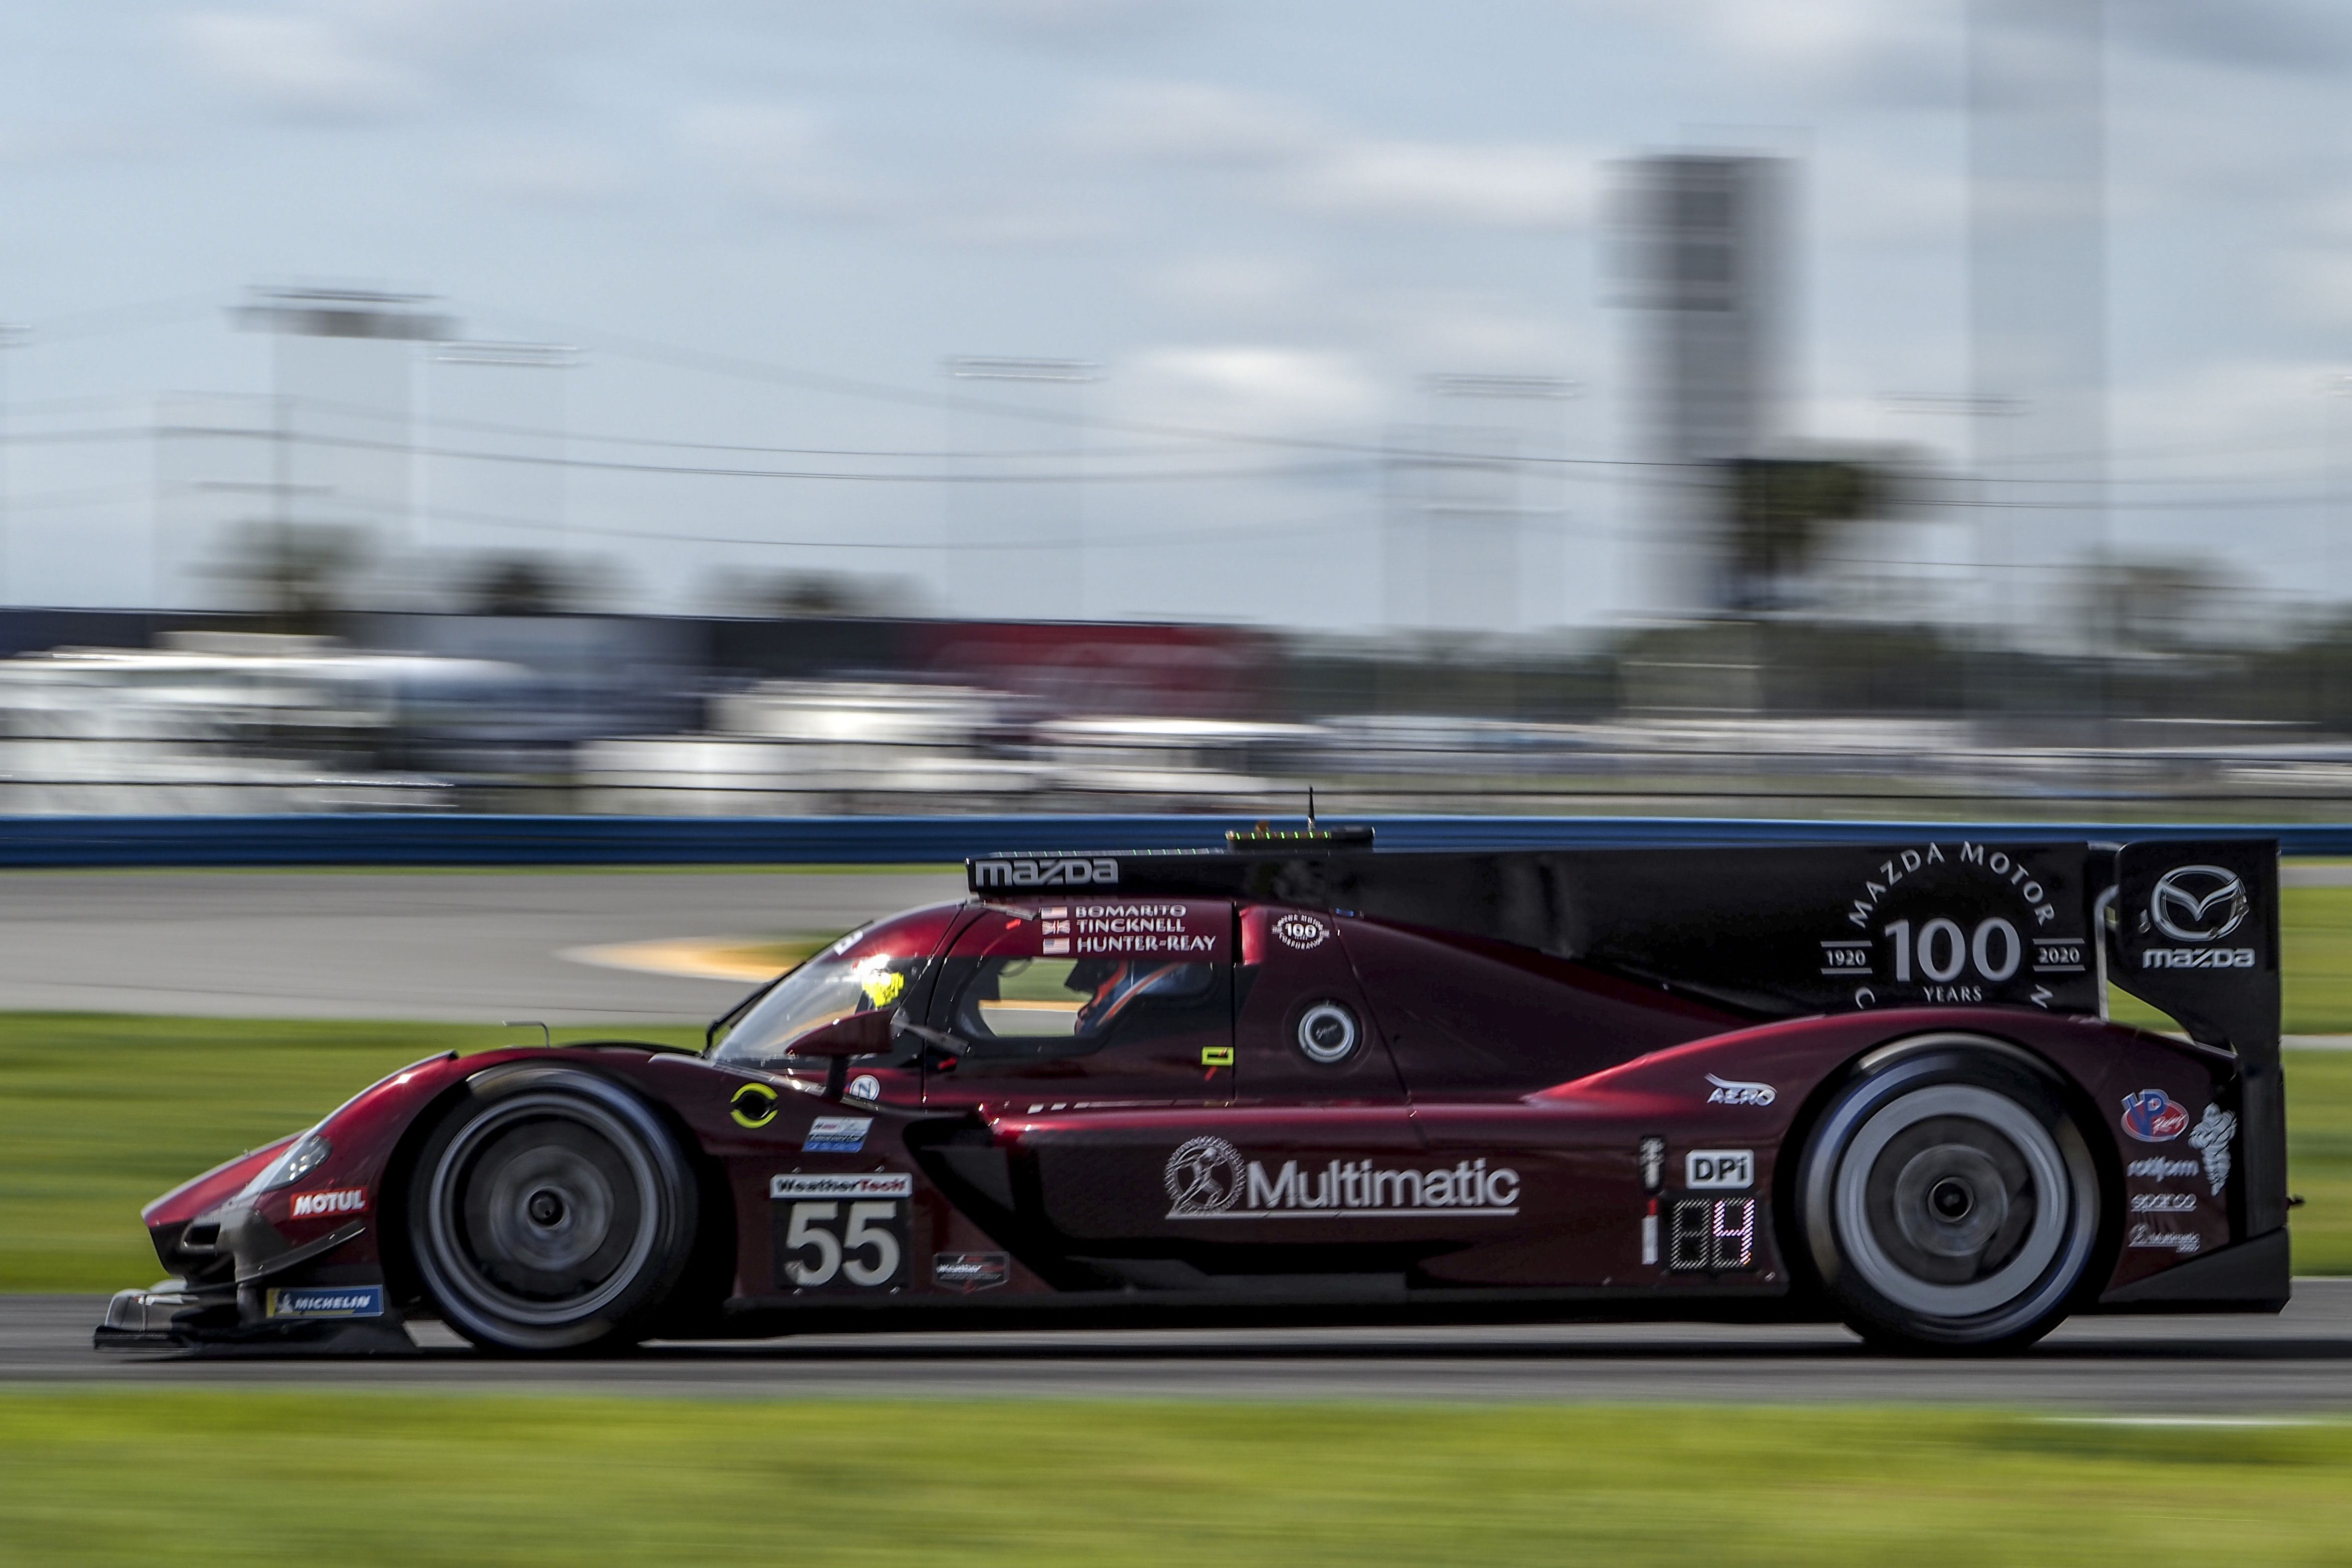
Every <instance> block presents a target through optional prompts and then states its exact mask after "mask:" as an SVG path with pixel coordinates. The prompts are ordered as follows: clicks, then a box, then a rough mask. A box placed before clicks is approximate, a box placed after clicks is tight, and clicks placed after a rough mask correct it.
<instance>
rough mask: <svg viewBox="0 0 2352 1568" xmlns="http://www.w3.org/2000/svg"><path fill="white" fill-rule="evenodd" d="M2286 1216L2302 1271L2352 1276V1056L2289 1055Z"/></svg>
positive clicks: (2335, 1053) (2297, 1268) (2298, 1270)
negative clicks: (2292, 1205) (2292, 1206)
mask: <svg viewBox="0 0 2352 1568" xmlns="http://www.w3.org/2000/svg"><path fill="white" fill-rule="evenodd" d="M2286 1163H2287V1180H2286V1185H2287V1190H2288V1191H2289V1192H2292V1193H2296V1194H2299V1195H2300V1196H2301V1197H2303V1198H2304V1199H2305V1203H2304V1207H2301V1208H2298V1209H2296V1210H2295V1211H2294V1213H2293V1214H2292V1215H2290V1216H2289V1217H2288V1220H2287V1228H2288V1229H2289V1231H2290V1232H2292V1234H2293V1237H2294V1271H2295V1272H2296V1273H2298V1274H2352V1051H2288V1052H2287V1053H2286Z"/></svg>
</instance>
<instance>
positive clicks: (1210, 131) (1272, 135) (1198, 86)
mask: <svg viewBox="0 0 2352 1568" xmlns="http://www.w3.org/2000/svg"><path fill="white" fill-rule="evenodd" d="M1088 100H1089V101H1088V103H1087V108H1086V110H1084V111H1083V112H1082V113H1081V115H1080V118H1079V121H1078V124H1077V127H1076V131H1075V133H1074V140H1075V141H1076V142H1077V144H1078V145H1079V146H1081V147H1083V148H1085V149H1087V150H1088V151H1091V152H1098V153H1107V154H1108V155H1110V156H1113V157H1121V158H1131V159H1135V160H1138V161H1140V162H1163V163H1195V164H1203V165H1208V166H1212V167H1217V166H1264V165H1266V164H1272V163H1279V162H1286V161H1289V160H1292V159H1297V158H1301V157H1305V156H1307V155H1309V154H1310V153H1312V152H1315V151H1316V150H1318V148H1320V147H1322V146H1324V145H1326V144H1327V143H1328V142H1329V141H1330V140H1331V139H1332V133H1331V131H1329V129H1328V127H1326V126H1325V125H1324V124H1323V122H1322V120H1320V119H1319V117H1318V116H1317V115H1316V114H1315V112H1314V111H1313V110H1309V109H1307V107H1306V106H1305V105H1303V104H1298V103H1294V102H1292V101H1291V100H1289V99H1283V98H1276V97H1274V96H1272V95H1270V94H1266V93H1256V92H1244V91H1241V90H1238V89H1234V88H1225V87H1214V86H1211V85H1210V84H1208V83H1206V82H1125V83H1120V84H1118V85H1116V86H1105V87H1100V88H1097V89H1095V90H1094V91H1093V92H1091V93H1090V94H1088Z"/></svg>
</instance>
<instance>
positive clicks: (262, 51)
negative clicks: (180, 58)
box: [178, 0, 593, 121]
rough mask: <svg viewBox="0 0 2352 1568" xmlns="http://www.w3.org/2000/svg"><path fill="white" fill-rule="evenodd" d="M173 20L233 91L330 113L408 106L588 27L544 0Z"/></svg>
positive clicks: (294, 113)
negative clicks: (469, 77) (463, 79)
mask: <svg viewBox="0 0 2352 1568" xmlns="http://www.w3.org/2000/svg"><path fill="white" fill-rule="evenodd" d="M178 31H179V39H180V43H181V45H182V46H183V48H184V53H185V56H186V58H187V60H188V63H189V64H190V66H191V67H192V68H194V71H195V72H196V74H197V75H198V76H200V77H202V78H205V80H207V81H209V82H210V83H211V84H212V85H213V86H214V87H215V89H219V90H220V91H222V92H223V93H225V94H226V95H227V96H228V97H230V98H231V99H236V100H237V101H239V102H242V103H243V104H245V105H246V106H247V107H248V108H250V109H253V110H258V111H259V112H261V113H264V114H268V115H275V116H281V117H284V118H288V119H294V120H322V121H333V120H384V119H394V118H397V117H400V116H402V115H405V114H410V113H414V112H415V111H417V110H421V109H423V108H424V107H425V105H426V104H427V103H429V102H431V101H433V100H435V99H437V98H442V97H446V96H448V94H449V90H450V89H452V88H453V87H455V86H457V85H458V84H459V83H460V81H461V78H464V77H466V76H467V75H468V74H469V73H470V74H477V75H478V74H480V73H483V72H508V71H511V70H512V69H513V68H515V67H516V66H517V65H518V64H519V63H521V62H526V61H529V60H530V59H532V58H535V57H540V56H543V55H545V54H548V53H550V52H551V51H559V50H564V49H570V48H573V47H579V46H580V45H582V44H583V42H584V41H585V40H586V39H587V38H588V37H591V36H592V35H593V26H592V25H591V24H589V23H587V22H585V21H583V18H582V16H581V13H580V12H579V10H578V8H576V7H574V8H570V9H559V8H557V7H556V6H555V5H554V4H553V3H552V0H314V3H312V4H310V5H300V6H286V5H280V6H278V7H274V8H270V9H256V10H236V11H228V10H221V11H199V12H196V13H195V14H194V15H193V16H187V17H185V18H184V19H183V20H182V21H181V23H180V24H179V29H178ZM477 96H486V94H484V93H482V92H478V94H477Z"/></svg>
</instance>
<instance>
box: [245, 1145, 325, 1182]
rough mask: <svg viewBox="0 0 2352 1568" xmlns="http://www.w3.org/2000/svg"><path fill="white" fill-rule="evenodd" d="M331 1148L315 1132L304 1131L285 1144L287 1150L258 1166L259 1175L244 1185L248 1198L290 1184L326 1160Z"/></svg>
mask: <svg viewBox="0 0 2352 1568" xmlns="http://www.w3.org/2000/svg"><path fill="white" fill-rule="evenodd" d="M332 1153H334V1147H333V1145H331V1144H329V1143H328V1142H327V1140H326V1138H325V1137H324V1136H323V1135H321V1134H318V1133H305V1134H302V1135H301V1136H300V1137H299V1138H297V1139H295V1140H294V1141H293V1142H292V1143H290V1144H289V1145H286V1152H285V1153H284V1154H282V1155H278V1157H277V1158H276V1159H274V1160H272V1161H270V1162H269V1163H268V1165H266V1166H263V1167H262V1168H261V1174H260V1175H259V1176H256V1177H254V1178H253V1180H252V1181H251V1182H249V1183H247V1186H246V1189H245V1190H246V1193H247V1196H248V1197H250V1196H252V1195H255V1194H257V1193H265V1192H276V1191H277V1190H278V1188H279V1187H281V1186H293V1185H294V1184H295V1183H296V1182H298V1181H300V1180H301V1179H302V1178H303V1177H304V1176H309V1175H310V1173H311V1172H312V1171H314V1170H317V1169H318V1168H319V1167H320V1166H321V1165H323V1164H324V1163H325V1162H326V1158H327V1156H328V1155H331V1154H332Z"/></svg>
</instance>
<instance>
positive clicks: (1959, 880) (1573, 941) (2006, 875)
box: [967, 837, 2286, 1235]
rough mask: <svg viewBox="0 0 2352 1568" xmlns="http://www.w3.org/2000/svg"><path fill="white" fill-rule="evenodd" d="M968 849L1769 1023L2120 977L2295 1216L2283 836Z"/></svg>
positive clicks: (2258, 1173)
mask: <svg viewBox="0 0 2352 1568" xmlns="http://www.w3.org/2000/svg"><path fill="white" fill-rule="evenodd" d="M967 863H968V870H969V875H970V880H971V890H972V892H973V893H974V894H978V895H980V896H982V897H988V898H1005V897H1008V896H1012V897H1020V896H1036V897H1043V898H1048V899H1061V898H1084V897H1087V896H1089V895H1097V896H1102V895H1108V896H1114V897H1150V896H1154V895H1161V896H1169V897H1237V898H1251V899H1257V900H1263V901H1265V902H1267V903H1275V904H1290V905H1293V906H1297V907H1300V908H1307V909H1321V910H1328V911H1331V912H1333V913H1336V914H1342V915H1366V916H1370V917H1371V918H1374V919H1380V920H1388V921H1394V922H1397V923H1400V924H1403V925H1418V926H1423V927H1433V928H1436V929H1440V930H1444V931H1451V932H1457V933H1461V934H1464V935H1466V936H1478V937H1484V938H1486V939H1489V940H1496V941H1503V942H1510V943H1515V944H1517V945H1519V946H1527V947H1533V948H1536V949H1538V950H1539V951H1541V952H1545V953H1549V954H1552V955H1554V956H1559V957H1561V958H1568V959H1572V960H1575V961H1577V962H1580V963H1585V964H1591V965H1593V966H1595V967H1601V968H1604V969H1608V970H1611V971H1613V972H1615V973H1618V974H1621V975H1623V976H1626V977H1630V978H1633V979H1637V980H1642V981H1645V982H1648V983H1650V984H1653V985H1656V986H1659V987H1662V988H1666V989H1669V990H1673V991H1677V992H1681V993H1684V994H1686V995H1690V996H1694V997H1696V998H1704V999H1706V1000H1707V1001H1710V1002H1713V1003H1715V1004H1717V1005H1718V1006H1723V1007H1727V1008H1730V1009H1735V1010H1738V1011H1740V1012H1744V1013H1747V1014H1748V1015H1750V1016H1753V1017H1758V1018H1791V1017H1799V1016H1803V1015H1808V1014H1813V1013H1839V1012H1854V1011H1869V1010H1875V1009H1884V1008H1891V1007H1916V1006H1937V1005H1964V1006H1979V1005H1996V1006H2000V1005H2006V1006H2017V1007H2030V1008H2035V1009H2042V1010H2044V1011H2049V1012H2058V1013H2071V1014H2077V1015H2084V1016H2092V1017H2104V1016H2105V1011H2106V984H2105V982H2106V981H2108V980H2113V981H2114V982H2115V983H2116V985H2118V986H2120V987H2121V988H2123V989H2125V990H2126V991H2128V992H2130V993H2131V994H2132V995H2134V996H2136V997H2138V998H2141V999H2143V1000H2145V1001H2147V1002H2148V1003H2149V1004H2150V1005H2151V1006H2154V1007H2156V1008H2158V1009H2162V1010H2163V1011H2164V1012H2166V1013H2168V1014H2169V1015H2170V1016H2171V1017H2173V1018H2174V1019H2178V1020H2179V1022H2180V1024H2181V1027H2182V1028H2183V1029H2185V1030H2187V1031H2188V1032H2189V1035H2190V1036H2191V1037H2192V1038H2194V1039H2195V1040H2199V1041H2200V1042H2202V1043H2204V1044H2206V1045H2210V1046H2217V1047H2220V1048H2221V1049H2224V1050H2227V1051H2232V1052H2234V1053H2235V1054H2236V1056H2237V1058H2238V1061H2239V1064H2240V1069H2241V1088H2242V1096H2243V1103H2242V1105H2241V1106H2240V1107H2239V1114H2240V1116H2241V1118H2242V1127H2243V1128H2244V1132H2245V1137H2246V1151H2247V1155H2248V1156H2249V1157H2248V1159H2247V1162H2246V1163H2247V1165H2248V1166H2249V1167H2250V1168H2249V1172H2248V1175H2249V1177H2250V1179H2249V1181H2248V1184H2247V1190H2246V1197H2247V1203H2248V1210H2249V1214H2248V1218H2249V1219H2250V1220H2251V1221H2252V1224H2251V1225H2250V1228H2249V1229H2250V1233H2251V1234H2257V1235H2258V1234H2261V1233H2262V1232H2263V1231H2264V1230H2268V1229H2273V1228H2277V1227H2278V1226H2279V1225H2281V1224H2284V1220H2285V1204H2286V1176H2285V1159H2284V1148H2285V1113H2284V1098H2283V1096H2282V1095H2281V1093H2280V1089H2279V962H2278V956H2279V949H2278V844H2277V841H2275V840H2271V839H2210V840H2196V841H2189V840H2171V839H2167V840H2148V841H2140V842H2133V843H2123V844H2115V843H2087V842H2082V841H2073V842H2065V841H2061V842H2047V841H2040V842H2037V841H2033V840H2032V839H2030V838H2027V839H2022V840H2020V841H1988V840H1979V839H1969V838H1958V837H1954V838H1949V839H1932V840H1923V841H1914V842H1910V843H1904V844H1895V845H1888V846H1881V847H1877V848H1870V847H1864V846H1858V845H1846V844H1823V845H1820V846H1812V847H1792V846H1772V847H1724V848H1675V849H1626V850H1523V851H1501V852H1477V853H1410V852H1408V853H1392V852H1373V851H1372V850H1370V848H1369V847H1368V846H1352V845H1351V846H1342V845H1336V844H1324V845H1311V846H1301V847H1292V846H1289V845H1269V846H1267V847H1265V848H1238V849H1226V850H1204V851H1198V852H1194V851H1159V852H1139V853H1112V852H1107V853H1088V854H1045V855H988V856H982V857H979V858H977V859H974V860H972V861H971V862H967ZM2258 1149H2261V1150H2262V1151H2263V1154H2261V1155H2257V1153H2256V1151H2257V1150H2258Z"/></svg>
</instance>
